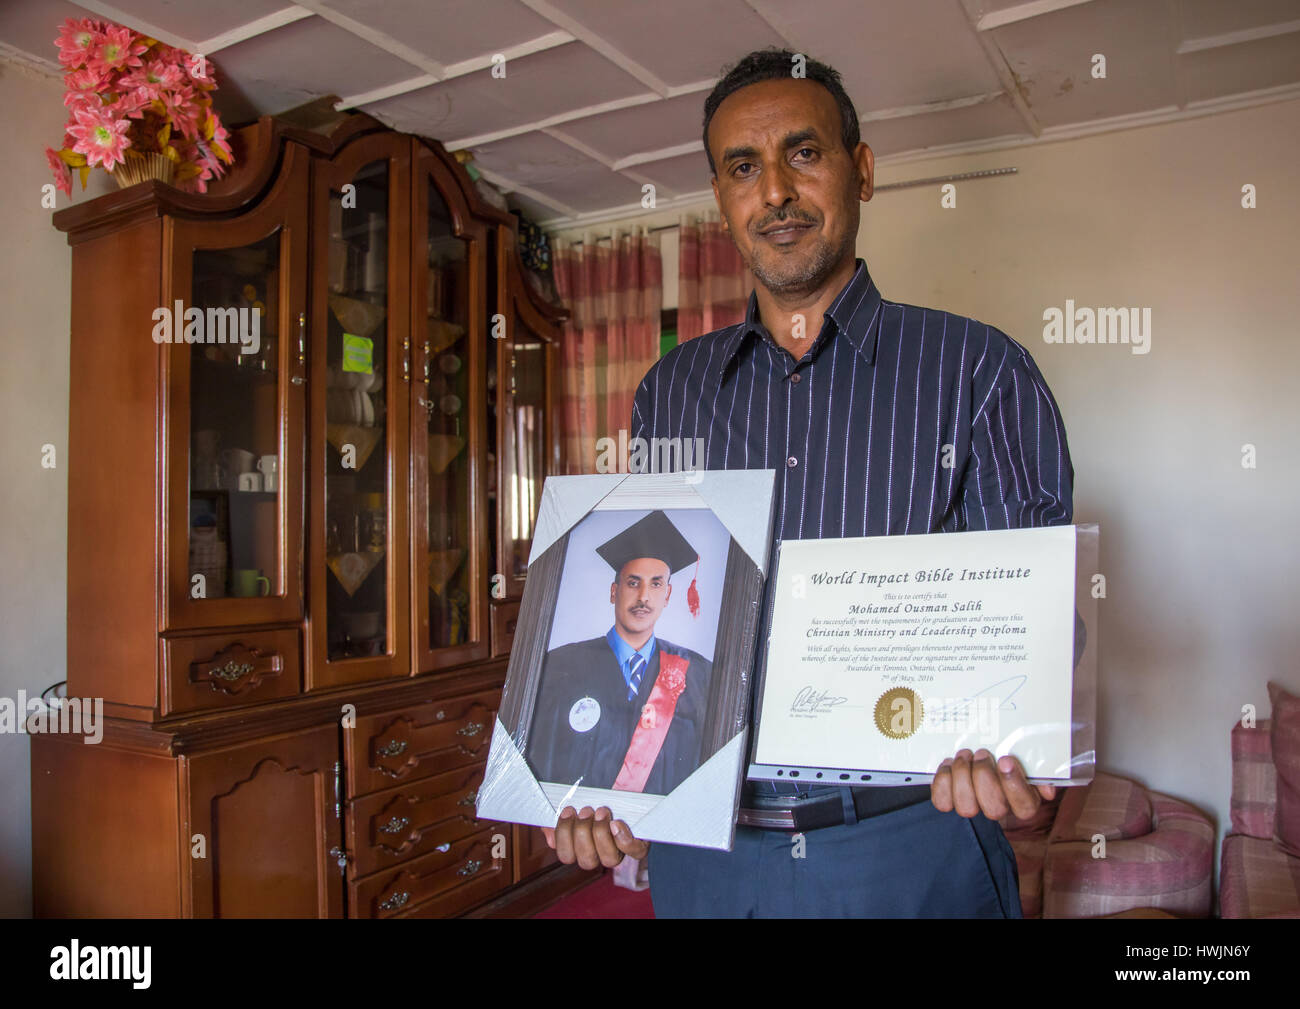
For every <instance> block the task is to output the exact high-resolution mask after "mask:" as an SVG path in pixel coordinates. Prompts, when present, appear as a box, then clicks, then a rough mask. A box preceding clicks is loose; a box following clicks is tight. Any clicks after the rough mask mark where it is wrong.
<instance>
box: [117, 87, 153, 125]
mask: <svg viewBox="0 0 1300 1009" xmlns="http://www.w3.org/2000/svg"><path fill="white" fill-rule="evenodd" d="M152 104H153V102H152V100H151V99H150V98H149V96H148V95H147V94H145V92H144V89H143V88H134V89H133V90H130V91H125V92H123V94H122V97H121V98H119V99H118V100H117V101H116V102H114V103H113V111H114V112H116V113H117V115H118V116H119V117H120V118H122V119H139V118H140V115H141V112H142V110H144V109H147V108H148V107H149V106H150V105H152Z"/></svg>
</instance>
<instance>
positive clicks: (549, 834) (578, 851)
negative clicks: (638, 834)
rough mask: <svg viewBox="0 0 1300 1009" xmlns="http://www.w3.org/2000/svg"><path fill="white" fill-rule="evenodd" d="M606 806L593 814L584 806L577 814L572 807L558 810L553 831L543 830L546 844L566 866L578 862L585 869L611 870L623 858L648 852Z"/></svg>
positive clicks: (551, 828)
mask: <svg viewBox="0 0 1300 1009" xmlns="http://www.w3.org/2000/svg"><path fill="white" fill-rule="evenodd" d="M612 816H613V814H612V813H611V812H610V809H609V807H608V806H601V807H600V808H599V809H596V810H593V809H592V808H591V807H590V806H583V807H582V811H581V812H578V811H577V810H575V809H574V808H573V807H572V806H565V807H564V808H563V809H562V810H560V821H559V823H557V824H556V825H555V826H554V827H543V828H542V833H543V834H544V835H546V843H547V844H548V845H549V846H550V847H551V848H552V849H554V851H555V854H556V856H557V857H558V858H559V860H560V861H561V862H563V863H564V864H565V865H572V864H573V863H574V862H577V863H578V865H580V866H581V867H582V868H584V869H595V868H598V867H599V866H604V867H605V868H607V869H612V868H614V866H616V865H618V863H619V862H621V861H623V856H624V855H631V856H632V857H633V858H636V859H642V858H645V856H646V853H647V852H648V851H649V850H650V845H649V843H648V842H646V841H638V840H637V839H636V838H635V837H633V836H632V831H631V829H629V827H628V825H627V824H626V823H624V822H623V821H622V820H613V819H611V817H612Z"/></svg>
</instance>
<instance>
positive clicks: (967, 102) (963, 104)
mask: <svg viewBox="0 0 1300 1009" xmlns="http://www.w3.org/2000/svg"><path fill="white" fill-rule="evenodd" d="M1002 97H1004V92H1002V91H986V92H984V93H983V94H979V95H967V96H966V97H965V98H946V99H944V100H943V101H940V102H925V103H924V104H921V105H898V106H895V107H894V108H891V109H876V111H874V112H868V113H867V114H866V115H865V116H858V122H860V123H878V122H880V121H881V120H884V119H906V118H908V117H910V116H924V115H928V114H930V113H931V112H951V111H952V110H953V109H968V108H970V107H971V106H972V105H985V104H987V103H989V102H996V101H997V100H998V99H999V98H1002Z"/></svg>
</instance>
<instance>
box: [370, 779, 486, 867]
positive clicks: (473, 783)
mask: <svg viewBox="0 0 1300 1009" xmlns="http://www.w3.org/2000/svg"><path fill="white" fill-rule="evenodd" d="M484 767H485V765H484V764H482V763H479V764H476V765H474V766H472V767H465V768H461V769H460V770H457V771H448V772H447V773H446V774H436V775H434V776H433V777H432V778H424V779H422V780H420V781H414V782H411V783H410V784H409V785H399V786H398V787H397V788H389V789H386V790H385V791H382V792H375V793H374V794H372V795H368V796H366V797H365V798H363V799H357V800H355V801H354V802H353V803H352V815H351V816H350V817H349V818H348V851H349V852H350V853H351V856H352V867H353V875H354V876H355V877H356V878H360V877H362V876H366V875H368V874H370V873H372V872H376V871H378V870H380V869H387V868H389V867H390V866H393V865H396V864H397V863H398V862H401V861H404V860H405V859H408V858H414V857H415V856H417V855H423V854H425V853H426V852H429V851H432V850H434V849H435V848H438V847H439V846H441V845H450V844H453V843H455V842H456V841H459V840H461V839H462V838H465V837H468V836H469V835H470V834H474V833H477V832H478V831H481V830H483V828H484V827H485V826H487V824H486V823H484V824H480V823H479V821H478V820H476V819H474V800H475V799H476V798H477V796H478V786H479V785H480V784H481V783H482V781H483V771H484Z"/></svg>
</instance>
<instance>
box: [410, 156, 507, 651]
mask: <svg viewBox="0 0 1300 1009" xmlns="http://www.w3.org/2000/svg"><path fill="white" fill-rule="evenodd" d="M418 150H419V153H418V155H417V160H416V172H415V194H414V195H415V201H416V219H415V222H414V229H415V230H414V235H413V254H414V264H413V266H414V273H413V285H412V311H413V316H412V325H411V331H412V334H413V338H414V340H415V342H416V347H415V351H416V353H415V359H416V360H417V361H418V362H419V371H418V374H417V375H416V384H415V387H414V393H415V396H414V404H413V407H412V447H413V453H412V458H413V466H414V481H415V487H414V489H415V493H414V501H415V512H414V515H413V529H414V536H413V537H412V557H411V564H412V569H413V574H414V589H415V593H414V614H413V618H414V626H415V629H416V634H415V648H416V653H417V669H416V671H417V672H428V671H430V670H432V669H435V668H438V667H445V666H449V665H453V664H455V663H458V662H464V661H469V660H472V659H476V658H484V657H486V656H487V651H488V646H487V627H486V620H485V609H484V607H485V600H486V595H487V593H486V579H485V578H484V573H483V560H484V550H485V544H486V535H487V528H486V527H487V522H486V518H485V516H486V496H485V493H484V486H483V484H484V480H483V479H482V474H483V472H484V459H483V455H484V453H483V441H484V438H483V422H482V413H483V409H482V399H481V397H482V392H481V389H482V387H483V381H484V376H483V354H482V350H481V348H480V347H479V346H478V341H476V340H475V339H474V334H476V333H480V332H482V329H483V327H484V325H485V319H484V316H485V312H484V308H485V300H486V299H485V294H484V286H483V258H482V257H483V255H484V241H483V235H484V228H483V225H482V224H481V223H478V222H475V221H472V219H471V218H470V216H469V213H468V210H467V208H466V207H465V206H464V205H463V204H462V203H461V201H460V200H459V199H458V198H456V197H455V196H453V199H455V200H456V202H455V205H454V206H452V205H449V204H448V201H447V199H446V198H445V197H444V196H443V193H452V194H455V193H456V186H455V181H454V179H453V178H452V176H451V175H450V173H449V172H448V170H447V169H446V167H445V166H444V165H442V163H441V162H440V161H439V160H438V158H437V157H436V156H435V155H434V154H433V153H432V152H431V151H429V150H427V149H425V148H423V147H420V148H418ZM461 228H464V229H466V230H465V231H464V232H462V231H461Z"/></svg>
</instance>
